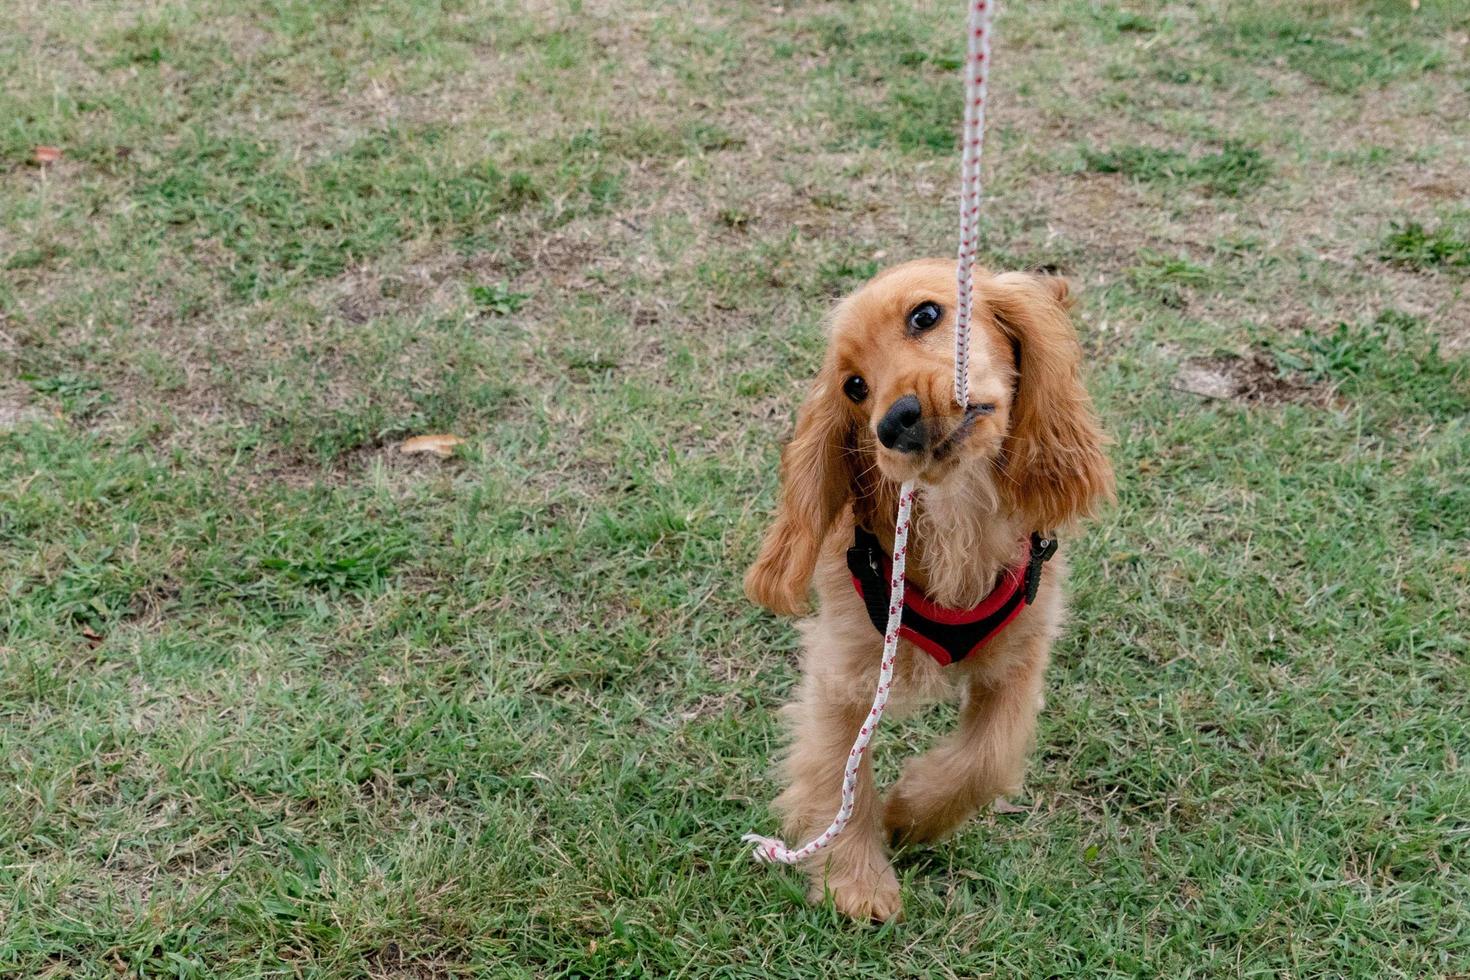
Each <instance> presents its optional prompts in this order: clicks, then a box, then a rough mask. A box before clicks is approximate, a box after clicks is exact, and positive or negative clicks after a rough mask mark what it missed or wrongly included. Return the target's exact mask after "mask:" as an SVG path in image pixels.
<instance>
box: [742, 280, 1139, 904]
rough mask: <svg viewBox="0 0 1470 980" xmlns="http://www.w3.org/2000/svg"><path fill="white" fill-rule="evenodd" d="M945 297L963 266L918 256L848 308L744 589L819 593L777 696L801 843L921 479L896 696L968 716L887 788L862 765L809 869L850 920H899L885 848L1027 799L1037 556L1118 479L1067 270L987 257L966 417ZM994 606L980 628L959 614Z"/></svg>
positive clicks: (831, 784)
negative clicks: (938, 703)
mask: <svg viewBox="0 0 1470 980" xmlns="http://www.w3.org/2000/svg"><path fill="white" fill-rule="evenodd" d="M955 298H956V286H955V276H954V263H953V261H950V260H945V259H925V260H920V261H916V262H909V263H907V264H904V265H900V266H898V267H896V268H892V269H889V270H888V271H886V272H883V273H881V274H880V275H878V276H877V277H876V278H874V279H873V280H872V281H870V282H868V283H867V284H866V285H865V286H863V287H862V288H861V289H859V290H858V291H857V292H855V293H853V294H852V295H851V296H848V297H847V298H846V299H844V300H842V302H841V303H839V304H838V306H837V308H836V309H835V311H834V312H833V313H832V316H831V319H830V327H829V343H828V349H827V353H826V357H825V359H824V361H823V363H822V367H821V371H820V373H819V374H818V376H817V378H816V380H815V382H814V383H813V384H812V386H811V389H810V392H809V393H808V395H807V396H806V400H805V401H804V402H803V404H802V406H801V408H800V410H799V411H798V413H797V420H796V435H795V436H794V437H793V438H792V440H791V442H790V444H788V445H787V446H786V448H785V450H784V451H783V452H782V455H781V491H780V501H779V505H778V508H777V511H776V516H775V519H774V521H773V522H772V524H771V526H770V529H769V530H768V531H767V532H766V535H765V539H764V541H763V543H762V545H761V549H760V554H759V557H758V558H757V559H756V561H755V564H754V565H753V566H752V567H751V568H750V570H749V572H748V573H747V574H746V578H745V589H746V593H747V594H748V595H749V596H750V598H751V599H752V600H753V601H755V602H757V603H759V604H760V605H762V606H765V607H766V608H767V609H770V610H771V611H773V612H776V613H781V614H785V615H797V614H801V613H803V612H805V611H806V609H807V600H808V590H809V588H811V587H815V590H816V594H817V610H816V614H815V615H814V616H812V617H811V618H808V619H806V620H805V621H804V622H802V623H801V624H800V629H801V632H802V636H803V655H802V671H803V676H802V680H801V685H800V688H799V693H798V695H797V697H796V699H795V700H794V701H793V702H792V703H791V704H789V705H787V706H786V707H785V709H783V713H784V714H785V715H786V716H787V719H788V721H789V723H790V728H791V733H792V744H791V747H790V749H789V751H788V753H787V754H786V757H785V764H784V775H785V779H786V789H785V791H784V792H783V793H782V794H781V795H780V797H779V798H778V799H777V800H776V804H775V805H776V808H777V809H778V811H780V813H781V814H782V817H783V821H784V830H785V834H786V839H787V840H788V841H790V842H792V846H797V845H798V844H799V843H801V842H804V841H806V840H808V839H809V838H810V837H812V836H813V835H814V834H816V833H818V832H819V831H820V830H822V829H823V828H824V827H826V826H827V824H828V822H829V821H830V820H831V819H832V816H833V814H834V813H835V812H836V811H837V808H838V805H839V803H840V802H841V777H842V769H843V764H844V762H845V760H846V757H847V753H848V750H849V749H850V747H851V745H852V741H853V738H854V736H855V735H856V734H857V731H858V728H859V726H860V725H861V724H862V723H863V720H864V718H865V717H866V716H867V713H868V709H869V707H870V705H871V702H872V697H873V685H874V681H875V678H876V676H877V671H878V661H879V659H880V656H881V653H882V647H883V637H882V632H881V630H882V627H881V626H878V625H877V623H878V622H879V621H880V620H884V619H886V604H887V594H886V593H887V572H886V568H887V567H888V566H887V560H888V556H889V555H891V554H892V552H893V525H894V519H895V515H896V511H897V499H898V489H899V486H900V484H901V483H902V482H903V481H905V480H908V479H915V480H917V481H918V484H919V486H920V488H921V489H920V492H919V495H918V498H917V501H916V503H915V507H914V517H913V525H912V530H911V533H910V538H909V551H908V571H907V578H908V583H909V584H908V593H909V594H908V596H907V598H906V606H907V607H908V608H906V609H905V615H904V618H905V631H904V640H903V641H902V642H901V643H900V649H899V654H898V662H897V668H896V673H895V681H894V689H893V696H892V701H891V708H892V709H896V710H897V711H900V712H901V711H902V710H904V709H906V708H907V709H912V708H914V707H916V706H919V705H922V704H924V703H928V702H931V701H933V700H936V699H938V698H943V697H955V698H958V699H959V701H960V704H961V708H960V715H959V723H958V726H957V728H956V730H955V731H954V732H953V733H952V734H950V735H949V736H947V737H946V738H945V739H944V740H943V741H942V742H940V743H939V744H938V745H937V746H935V747H934V748H932V749H930V750H929V751H928V752H926V753H924V754H922V755H920V756H917V757H915V758H913V759H911V760H909V762H908V764H907V765H906V767H905V768H904V770H903V775H902V777H901V778H900V779H899V781H898V783H897V784H896V785H895V786H894V787H893V789H892V790H891V791H890V792H889V793H888V795H887V796H886V797H885V798H883V799H879V796H878V793H877V790H876V789H875V787H874V784H873V772H872V766H871V761H870V759H869V758H866V757H865V758H864V759H863V762H862V768H861V770H860V772H859V778H858V788H857V806H856V809H855V811H854V813H853V818H852V821H851V822H850V823H849V824H848V827H847V829H846V831H845V832H844V833H843V834H842V835H841V836H840V837H838V838H837V840H836V841H834V842H833V844H832V845H831V846H830V847H829V848H828V849H826V850H825V851H821V852H819V853H818V854H816V855H815V856H814V857H813V858H811V859H810V860H809V862H808V867H807V869H806V870H807V872H808V874H809V876H810V880H811V890H810V897H811V898H812V900H813V901H820V900H822V898H823V897H824V895H825V894H830V895H831V896H832V900H833V902H834V904H835V905H836V907H837V909H839V910H840V911H841V912H843V913H844V914H846V915H848V916H851V917H853V918H855V919H864V920H867V919H876V920H886V919H891V918H894V917H896V916H898V915H899V913H900V911H901V902H900V896H899V887H898V878H897V877H896V876H895V874H894V872H893V868H892V866H891V865H890V863H889V859H888V851H887V848H888V846H889V845H890V843H893V844H897V843H905V842H911V843H917V842H924V841H935V840H939V839H940V838H942V837H944V836H945V835H947V834H949V833H950V832H951V831H953V830H954V829H955V828H956V827H958V826H959V825H960V824H961V823H962V822H964V821H965V820H966V819H967V818H968V817H969V816H970V815H971V814H973V813H974V812H975V811H976V810H977V809H978V808H979V807H981V806H984V805H987V804H989V803H991V802H992V801H994V800H995V799H996V798H997V797H1000V796H1004V795H1007V794H1013V793H1016V792H1018V791H1019V789H1020V783H1021V777H1022V772H1023V768H1024V764H1025V756H1026V753H1027V751H1028V749H1029V743H1030V741H1031V738H1032V732H1033V729H1034V726H1035V720H1036V714H1037V712H1038V711H1039V710H1040V707H1041V703H1042V674H1043V672H1044V671H1045V669H1046V664H1047V660H1048V656H1049V651H1050V648H1051V645H1052V642H1053V640H1054V639H1055V638H1056V636H1057V634H1058V631H1059V630H1060V627H1061V624H1062V620H1063V617H1064V608H1063V607H1064V598H1063V593H1064V585H1065V579H1066V566H1065V561H1064V559H1063V558H1062V557H1061V556H1058V557H1057V558H1056V559H1054V560H1051V561H1046V558H1047V557H1049V553H1047V549H1049V548H1054V546H1055V545H1054V540H1055V539H1054V538H1053V537H1052V534H1053V532H1055V531H1056V530H1057V529H1060V528H1065V527H1066V526H1068V525H1069V524H1071V523H1073V522H1074V521H1075V520H1076V519H1078V518H1079V517H1083V516H1086V515H1090V514H1091V513H1092V512H1093V511H1094V509H1095V507H1096V506H1097V505H1098V504H1099V503H1100V502H1101V501H1103V500H1105V499H1107V498H1109V497H1111V495H1112V490H1113V474H1112V469H1111V467H1110V466H1109V464H1108V460H1107V457H1106V456H1105V455H1104V452H1103V444H1104V440H1103V436H1102V433H1101V432H1100V430H1099V427H1098V423H1097V419H1096V417H1095V415H1094V412H1093V408H1092V402H1091V399H1090V398H1089V397H1088V394H1087V391H1086V389H1085V388H1084V387H1083V385H1082V381H1081V379H1080V377H1079V366H1080V361H1081V350H1080V348H1079V346H1078V343H1077V336H1076V333H1075V331H1074V330H1073V328H1072V324H1071V321H1070V320H1069V318H1068V315H1067V310H1068V308H1069V305H1070V303H1069V298H1068V294H1067V287H1066V284H1065V282H1064V281H1062V280H1060V279H1055V278H1049V277H1043V276H1034V275H1026V274H1021V273H1005V274H1002V275H990V274H987V273H984V272H981V271H979V270H977V274H976V279H975V311H974V315H973V317H972V334H971V350H970V362H969V383H970V392H969V404H968V405H967V406H966V407H964V408H961V407H960V406H959V405H957V404H955V401H954V324H955ZM855 556H856V557H855ZM1043 563H1044V564H1043ZM860 589H861V590H862V591H861V592H860ZM875 591H881V592H882V594H881V595H878V596H876V597H875V596H873V593H874V592H875ZM1028 593H1029V597H1030V601H1028V602H1024V603H1023V602H1021V601H1020V599H1019V598H1017V596H1018V595H1019V596H1021V597H1025V596H1026V595H1027V594H1028ZM997 603H1001V606H1000V607H999V608H997V609H990V608H989V607H990V606H996V604H997ZM987 604H989V606H987ZM987 609H988V613H987V617H986V618H985V621H984V622H983V623H982V624H981V625H980V626H979V627H977V626H976V625H975V624H974V622H971V623H970V624H969V625H961V626H954V625H952V624H953V623H954V622H958V621H960V620H964V619H966V617H967V616H969V617H971V618H973V614H975V613H976V612H977V611H978V612H981V613H986V612H987ZM874 610H876V612H875V611H874ZM1002 619H1005V622H1001V620H1002ZM911 623H912V624H916V625H913V626H912V628H911ZM997 624H999V625H998V628H996V629H994V630H992V629H991V627H997ZM925 633H927V634H928V635H922V634H925ZM976 641H978V642H976ZM972 643H973V644H974V645H973V647H972ZM948 661H954V662H948ZM941 664H947V665H943V666H942V665H941Z"/></svg>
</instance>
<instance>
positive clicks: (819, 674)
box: [775, 640, 901, 920]
mask: <svg viewBox="0 0 1470 980" xmlns="http://www.w3.org/2000/svg"><path fill="white" fill-rule="evenodd" d="M815 642H817V643H820V642H821V641H820V640H816V641H815ZM827 652H828V651H825V650H821V649H809V650H808V653H807V658H806V661H807V664H806V669H807V673H806V675H805V676H804V677H803V679H802V686H801V694H800V697H799V698H798V699H797V700H796V701H794V702H792V703H791V704H788V705H787V706H786V708H785V709H784V711H783V713H784V714H785V715H786V716H787V718H788V720H789V721H790V724H791V728H792V733H793V736H794V738H793V742H792V745H791V749H790V751H789V752H788V754H787V756H786V776H787V779H788V780H789V785H788V786H787V789H786V791H785V792H784V793H782V794H781V795H780V796H779V797H778V798H777V799H776V803H775V806H776V809H777V810H779V811H780V812H781V814H782V816H783V818H784V830H785V833H786V840H787V841H789V842H790V843H791V846H792V847H798V846H800V845H801V844H803V843H805V842H806V841H807V840H809V839H811V838H812V837H813V836H815V835H816V834H818V833H820V832H821V831H822V830H823V829H825V828H826V826H827V825H828V824H829V823H830V822H831V820H832V817H833V815H834V814H835V813H836V812H837V808H838V806H839V805H840V804H841V802H842V768H843V765H844V764H845V763H846V762H847V754H848V752H849V751H850V750H851V748H852V741H853V738H854V737H856V735H857V732H858V728H859V727H860V726H861V725H862V724H863V721H864V720H865V719H866V718H867V716H868V709H869V708H870V707H871V699H872V691H871V690H866V689H864V684H865V683H866V682H867V681H868V678H869V674H868V672H866V671H855V670H852V669H851V668H850V666H849V663H850V662H849V661H847V659H846V658H845V657H842V656H841V655H840V654H837V653H836V652H835V651H833V655H831V656H825V655H824V654H827ZM873 660H874V661H875V662H876V658H873ZM859 678H861V680H859ZM879 815H880V814H879V800H878V794H877V791H876V789H875V788H874V785H873V767H872V763H871V761H870V759H869V758H867V757H864V759H863V761H862V764H861V766H860V768H859V769H858V781H857V799H856V806H855V807H854V809H853V813H852V820H851V821H850V822H849V823H848V825H847V829H846V830H844V831H843V832H842V834H841V835H839V836H838V837H837V839H836V840H835V841H833V842H832V844H831V845H830V846H829V847H827V849H826V850H823V851H819V852H818V853H817V854H815V855H814V856H813V857H812V858H810V859H809V860H808V861H807V864H806V871H807V874H808V875H809V877H810V879H811V889H810V893H809V895H810V898H811V900H812V901H813V902H820V901H822V900H823V898H824V897H825V895H826V894H827V893H829V892H830V893H831V895H832V901H833V904H834V905H835V906H836V907H837V910H838V911H840V912H842V913H843V914H844V915H848V916H851V917H852V918H854V919H862V920H888V919H892V918H895V917H897V916H898V914H899V912H900V909H901V900H900V897H899V888H898V877H897V876H896V875H895V874H894V873H893V867H892V865H891V864H889V862H888V853H887V851H886V849H885V847H884V844H883V838H882V836H881V834H880V828H879Z"/></svg>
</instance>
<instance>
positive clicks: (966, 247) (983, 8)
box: [954, 0, 994, 408]
mask: <svg viewBox="0 0 1470 980" xmlns="http://www.w3.org/2000/svg"><path fill="white" fill-rule="evenodd" d="M993 5H994V0H972V3H971V4H970V24H969V29H968V31H967V37H968V39H969V45H968V51H967V54H966V57H965V127H964V136H963V139H964V144H963V146H962V147H961V149H960V252H959V259H958V262H957V263H956V265H955V285H956V286H958V287H959V288H958V293H959V299H958V301H957V302H956V303H955V323H954V400H955V401H956V402H958V403H959V406H960V408H966V407H968V406H969V403H970V312H971V309H972V304H973V301H974V269H973V267H974V265H975V251H976V249H977V248H978V247H979V244H980V150H981V148H982V145H983V142H984V140H985V101H986V99H985V87H986V85H985V83H986V81H987V79H988V77H989V75H990V14H991V7H992V6H993Z"/></svg>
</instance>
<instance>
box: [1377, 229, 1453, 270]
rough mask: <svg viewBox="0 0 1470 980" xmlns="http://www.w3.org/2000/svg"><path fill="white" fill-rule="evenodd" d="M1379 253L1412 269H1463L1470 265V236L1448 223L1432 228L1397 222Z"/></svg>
mask: <svg viewBox="0 0 1470 980" xmlns="http://www.w3.org/2000/svg"><path fill="white" fill-rule="evenodd" d="M1380 255H1381V257H1382V258H1384V259H1387V260H1388V261H1390V262H1394V263H1397V264H1399V265H1404V266H1408V267H1409V268H1411V269H1434V268H1436V267H1440V266H1444V267H1446V268H1463V267H1465V266H1470V239H1466V238H1465V237H1463V236H1460V235H1458V234H1457V233H1456V232H1455V230H1454V229H1453V228H1452V227H1450V226H1449V225H1448V224H1443V225H1440V226H1439V227H1437V228H1434V229H1429V228H1425V227H1424V225H1422V224H1420V223H1419V222H1417V221H1406V222H1403V223H1402V224H1400V223H1398V222H1394V224H1393V230H1392V231H1390V232H1389V233H1388V235H1386V236H1385V237H1384V239H1383V246H1382V251H1381V252H1380Z"/></svg>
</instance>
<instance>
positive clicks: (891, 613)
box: [741, 480, 914, 864]
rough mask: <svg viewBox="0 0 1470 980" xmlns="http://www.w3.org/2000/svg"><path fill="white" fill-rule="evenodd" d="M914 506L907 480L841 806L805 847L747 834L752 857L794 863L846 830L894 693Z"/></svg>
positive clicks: (901, 494) (900, 498)
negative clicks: (882, 624) (882, 620)
mask: <svg viewBox="0 0 1470 980" xmlns="http://www.w3.org/2000/svg"><path fill="white" fill-rule="evenodd" d="M913 506H914V482H913V481H912V480H910V481H909V482H907V483H905V484H904V485H903V489H901V490H899V492H898V524H897V526H895V527H894V529H893V574H892V576H890V577H889V580H888V628H887V629H886V630H884V631H883V659H882V661H881V662H880V663H879V665H878V690H877V691H875V692H874V693H873V707H872V709H871V710H869V711H868V717H867V718H865V719H864V720H863V724H862V727H861V728H859V729H858V734H857V738H856V739H855V740H854V741H853V743H852V751H851V752H849V753H847V765H846V766H845V767H843V770H842V806H840V807H839V808H838V810H837V816H835V817H833V818H832V823H831V824H829V825H828V827H827V829H826V830H824V831H822V832H821V833H820V834H818V835H817V836H816V837H814V838H812V839H811V840H810V841H808V842H807V843H806V844H803V845H802V846H801V847H798V848H796V849H794V850H793V849H791V848H789V847H787V846H786V844H785V843H784V842H783V841H780V840H778V839H776V838H774V837H762V836H761V835H760V834H746V835H745V836H744V837H743V838H741V840H745V841H749V842H750V843H752V844H754V845H755V857H756V859H757V860H760V861H775V862H777V863H779V864H795V863H796V862H798V861H802V860H805V859H806V858H809V857H811V856H812V855H813V854H815V853H817V852H818V851H820V850H821V849H822V848H824V847H826V846H827V845H828V844H830V843H831V842H832V840H833V838H835V837H836V836H837V835H838V834H840V833H842V832H843V831H844V830H846V829H847V822H848V821H849V820H851V819H852V811H853V808H854V807H855V806H856V805H857V779H858V767H859V766H861V765H862V762H863V756H864V755H865V754H867V751H868V744H869V743H870V742H872V741H873V733H874V732H876V731H877V730H878V721H879V719H881V718H882V717H883V709H884V708H886V707H887V706H888V695H889V694H890V693H891V692H892V690H893V665H894V662H895V661H897V660H898V626H899V623H900V622H902V621H903V567H904V564H905V563H906V561H907V559H908V553H909V513H910V511H911V510H912V509H913Z"/></svg>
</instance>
